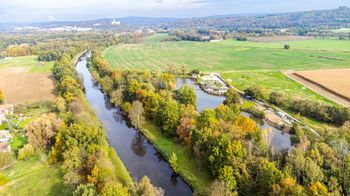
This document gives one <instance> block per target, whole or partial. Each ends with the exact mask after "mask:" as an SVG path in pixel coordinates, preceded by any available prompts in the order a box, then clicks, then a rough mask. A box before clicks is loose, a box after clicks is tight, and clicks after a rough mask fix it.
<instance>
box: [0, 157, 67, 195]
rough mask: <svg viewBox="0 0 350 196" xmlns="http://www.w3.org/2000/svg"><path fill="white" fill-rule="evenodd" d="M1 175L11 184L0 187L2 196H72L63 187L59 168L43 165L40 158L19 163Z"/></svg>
mask: <svg viewBox="0 0 350 196" xmlns="http://www.w3.org/2000/svg"><path fill="white" fill-rule="evenodd" d="M1 173H2V174H4V175H5V176H7V178H8V179H9V182H8V183H7V184H5V185H3V186H1V187H0V195H13V196H18V195H35V196H39V195H52V196H56V195H70V191H69V190H67V189H66V188H64V186H63V182H62V174H61V171H60V169H59V167H58V166H52V165H48V164H47V163H43V162H41V161H40V160H39V158H38V157H33V158H31V159H29V160H27V161H17V162H16V163H15V164H14V165H12V166H11V167H10V168H7V169H5V170H3V171H1Z"/></svg>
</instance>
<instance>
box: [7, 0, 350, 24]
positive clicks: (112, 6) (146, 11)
mask: <svg viewBox="0 0 350 196" xmlns="http://www.w3.org/2000/svg"><path fill="white" fill-rule="evenodd" d="M339 6H349V7H350V0H0V22H34V21H53V20H58V21H62V20H70V21H72V20H88V19H96V18H105V17H108V18H113V17H126V16H150V17H176V18H184V17H198V16H209V15H224V14H244V13H277V12H291V11H303V10H314V9H332V8H337V7H339Z"/></svg>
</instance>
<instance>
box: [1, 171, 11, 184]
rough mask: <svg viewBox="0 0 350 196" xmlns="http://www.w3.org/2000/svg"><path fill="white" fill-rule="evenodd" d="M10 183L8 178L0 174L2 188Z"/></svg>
mask: <svg viewBox="0 0 350 196" xmlns="http://www.w3.org/2000/svg"><path fill="white" fill-rule="evenodd" d="M8 181H9V180H8V179H7V177H6V176H4V175H3V174H1V173H0V186H2V185H4V184H6V183H7V182H8Z"/></svg>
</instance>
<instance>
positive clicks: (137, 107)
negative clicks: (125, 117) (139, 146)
mask: <svg viewBox="0 0 350 196" xmlns="http://www.w3.org/2000/svg"><path fill="white" fill-rule="evenodd" d="M129 118H130V120H131V124H132V125H133V126H134V127H135V128H136V129H140V128H141V127H142V125H143V123H144V121H145V118H144V109H143V105H142V102H140V101H134V102H133V103H132V106H131V109H130V111H129Z"/></svg>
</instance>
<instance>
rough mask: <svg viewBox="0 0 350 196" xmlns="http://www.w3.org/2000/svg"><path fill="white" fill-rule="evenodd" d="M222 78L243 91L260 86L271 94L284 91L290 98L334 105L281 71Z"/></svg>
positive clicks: (228, 74) (246, 73) (244, 72)
mask: <svg viewBox="0 0 350 196" xmlns="http://www.w3.org/2000/svg"><path fill="white" fill-rule="evenodd" d="M222 76H223V77H224V78H225V79H231V80H232V82H231V84H232V85H233V86H235V87H236V88H238V89H239V90H242V91H243V90H244V89H246V88H247V87H249V86H252V85H254V84H259V85H262V86H264V87H265V88H266V89H267V90H268V91H269V92H272V91H282V92H285V93H286V94H288V95H290V96H300V97H303V98H308V99H312V100H319V101H323V102H326V103H332V104H333V102H332V101H330V100H328V99H326V98H324V97H322V96H321V95H319V94H317V93H315V92H313V91H311V90H310V89H308V88H306V87H304V86H303V85H301V84H299V83H297V82H295V81H294V80H292V79H290V78H288V77H286V76H285V75H283V74H282V73H281V72H280V71H237V72H230V73H223V74H222Z"/></svg>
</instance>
